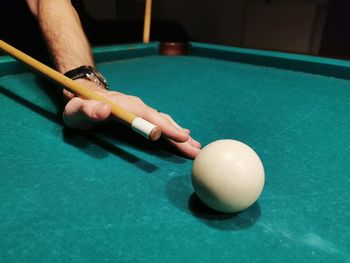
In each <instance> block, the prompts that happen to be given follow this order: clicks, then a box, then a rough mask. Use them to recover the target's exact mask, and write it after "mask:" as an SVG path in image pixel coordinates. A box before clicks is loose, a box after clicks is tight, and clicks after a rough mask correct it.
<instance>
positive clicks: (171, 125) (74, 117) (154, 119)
mask: <svg viewBox="0 0 350 263" xmlns="http://www.w3.org/2000/svg"><path fill="white" fill-rule="evenodd" d="M78 81H79V82H81V84H83V85H85V86H89V88H90V89H93V90H94V91H95V92H97V93H98V94H99V95H102V96H104V97H106V98H108V99H109V100H111V101H113V102H114V103H116V104H117V105H118V106H120V107H122V108H124V109H125V110H128V111H130V112H132V113H134V114H135V115H136V116H139V117H141V118H144V119H145V120H147V121H149V122H151V123H153V124H154V125H156V126H158V127H159V128H161V130H162V136H163V138H164V139H165V140H167V141H168V142H169V143H170V144H172V145H173V146H174V147H175V148H176V149H177V150H178V151H179V152H180V153H182V154H184V155H185V156H187V157H189V158H194V157H195V156H196V155H197V154H198V153H199V151H200V147H201V145H200V143H199V142H197V141H195V140H194V139H193V138H192V137H191V136H190V131H189V130H188V129H185V128H182V127H180V126H179V125H178V124H177V123H176V122H175V121H174V120H173V119H172V118H171V117H170V116H169V115H168V114H165V113H161V112H158V111H157V110H155V109H153V108H151V107H149V106H147V105H146V104H145V103H144V102H143V101H142V100H141V99H140V98H138V97H135V96H130V95H125V94H123V93H120V92H116V91H107V90H104V89H101V88H99V87H96V86H94V85H93V84H92V83H91V82H89V81H87V80H78ZM64 94H65V95H66V97H67V98H68V99H69V101H68V103H67V105H66V107H65V110H64V113H63V120H64V122H65V123H66V125H67V126H69V127H72V128H75V129H89V128H91V127H93V126H94V125H95V124H97V123H99V122H103V121H105V120H107V119H108V118H109V116H110V114H111V106H110V105H109V104H106V103H104V102H100V101H94V100H83V99H82V98H79V97H74V96H73V94H71V93H69V92H68V91H64Z"/></svg>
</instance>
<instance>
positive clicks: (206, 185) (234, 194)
mask: <svg viewBox="0 0 350 263" xmlns="http://www.w3.org/2000/svg"><path fill="white" fill-rule="evenodd" d="M264 182H265V173H264V167H263V164H262V162H261V160H260V158H259V156H258V155H257V154H256V153H255V151H254V150H253V149H252V148H250V147H249V146H248V145H246V144H244V143H242V142H240V141H236V140H228V139H227V140H218V141H214V142H212V143H210V144H208V145H207V146H205V147H204V148H203V149H202V150H201V151H200V152H199V154H198V155H197V156H196V158H195V160H194V162H193V166H192V184H193V188H194V191H195V193H196V194H197V196H198V197H199V199H200V200H201V201H202V202H203V203H204V204H206V205H207V206H209V207H210V208H212V209H214V210H217V211H219V212H224V213H236V212H240V211H242V210H244V209H246V208H248V207H249V206H251V205H252V204H253V203H254V202H255V201H256V200H257V199H258V198H259V196H260V194H261V192H262V190H263V187H264Z"/></svg>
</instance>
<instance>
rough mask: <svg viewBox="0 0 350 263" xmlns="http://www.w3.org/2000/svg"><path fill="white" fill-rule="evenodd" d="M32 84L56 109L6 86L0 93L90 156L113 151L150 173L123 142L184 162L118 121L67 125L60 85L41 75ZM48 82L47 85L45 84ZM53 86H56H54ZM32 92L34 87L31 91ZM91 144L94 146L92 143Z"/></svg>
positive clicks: (151, 169) (147, 165)
mask: <svg viewBox="0 0 350 263" xmlns="http://www.w3.org/2000/svg"><path fill="white" fill-rule="evenodd" d="M35 81H36V84H37V87H38V89H40V91H39V92H44V93H45V94H46V95H47V97H48V99H51V100H52V101H53V103H54V104H55V106H56V108H57V112H56V113H54V112H52V111H49V110H47V109H46V108H44V107H42V106H39V105H37V104H36V103H34V102H32V101H31V100H30V99H29V98H24V97H23V96H20V95H18V94H16V93H15V92H13V91H12V90H10V89H9V88H6V87H3V86H0V93H1V94H2V95H4V96H5V97H7V98H9V99H11V100H13V101H15V102H17V103H19V104H21V105H22V106H24V107H26V108H28V109H29V110H31V111H33V112H35V113H37V114H39V115H41V116H42V117H44V118H45V119H47V120H49V121H51V122H54V123H56V124H57V125H60V126H62V135H63V140H64V142H65V143H68V144H70V145H72V146H74V147H76V148H78V149H80V150H81V151H83V152H84V153H86V154H89V155H90V156H92V157H93V158H99V159H100V158H104V157H105V156H106V155H107V154H114V155H116V156H118V157H119V158H121V159H123V160H125V161H127V162H128V163H130V164H133V165H135V166H137V167H138V168H140V169H141V170H143V171H145V172H147V173H151V172H154V171H155V170H157V169H158V167H157V166H155V165H154V164H152V163H150V162H148V161H146V160H144V159H141V158H139V157H137V156H136V155H134V154H131V153H130V152H128V151H127V150H125V149H122V148H121V147H120V146H122V145H124V146H127V147H131V148H136V149H139V150H140V151H143V152H146V153H148V154H151V155H156V156H158V157H160V158H162V159H164V160H166V161H169V162H172V163H182V162H185V160H184V158H182V157H181V156H178V155H176V152H175V150H174V149H173V148H172V147H171V146H169V145H168V144H166V143H165V142H164V141H163V140H159V141H157V142H151V141H148V140H147V139H145V138H143V137H141V135H138V134H136V133H135V132H133V131H131V129H130V128H129V127H126V126H125V125H122V124H120V123H118V122H109V123H104V124H102V125H99V126H97V127H96V128H94V129H92V130H89V131H78V130H73V129H70V128H67V127H65V126H64V123H63V121H62V118H61V111H62V109H63V104H62V103H61V102H60V100H58V99H57V98H59V99H61V95H60V94H61V92H59V91H60V90H61V89H60V88H57V86H56V85H55V84H53V83H52V82H50V81H48V80H46V79H44V78H42V77H39V76H38V77H37V78H36V80H35ZM48 86H50V87H49V88H48ZM55 86H56V87H55ZM33 92H35V91H33ZM91 145H94V146H97V147H92V148H91Z"/></svg>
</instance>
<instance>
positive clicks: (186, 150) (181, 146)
mask: <svg viewBox="0 0 350 263" xmlns="http://www.w3.org/2000/svg"><path fill="white" fill-rule="evenodd" d="M166 140H167V141H168V142H169V143H170V144H171V145H172V146H173V147H175V148H176V149H177V150H178V151H179V152H181V153H182V154H183V155H185V156H187V157H189V158H195V157H196V156H197V154H198V153H199V152H200V147H198V145H195V144H193V143H192V141H191V139H189V140H188V141H186V142H175V141H173V140H170V139H169V138H166Z"/></svg>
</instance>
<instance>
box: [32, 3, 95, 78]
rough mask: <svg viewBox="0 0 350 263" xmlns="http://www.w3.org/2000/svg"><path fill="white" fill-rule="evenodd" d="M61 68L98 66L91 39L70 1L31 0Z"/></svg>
mask: <svg viewBox="0 0 350 263" xmlns="http://www.w3.org/2000/svg"><path fill="white" fill-rule="evenodd" d="M27 1H28V4H29V6H30V8H31V9H32V11H33V14H35V15H36V16H37V19H38V22H39V25H40V27H41V30H42V33H43V35H44V38H45V40H46V42H47V45H48V48H49V49H50V52H51V54H52V57H53V60H54V63H55V66H56V68H57V70H58V71H60V72H62V73H64V72H66V71H68V70H71V69H74V68H77V67H79V66H81V65H94V61H93V57H92V54H91V48H90V45H89V42H88V40H87V38H86V36H85V33H84V31H83V29H82V26H81V23H80V19H79V17H78V14H77V12H76V11H75V9H74V7H73V6H72V5H71V1H70V0H59V1H57V0H27Z"/></svg>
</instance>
